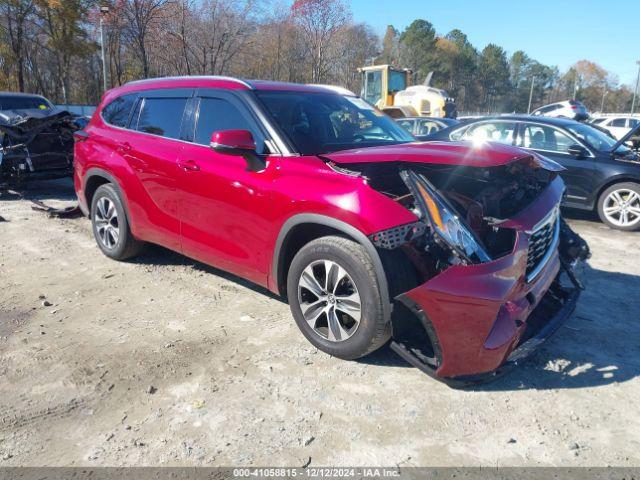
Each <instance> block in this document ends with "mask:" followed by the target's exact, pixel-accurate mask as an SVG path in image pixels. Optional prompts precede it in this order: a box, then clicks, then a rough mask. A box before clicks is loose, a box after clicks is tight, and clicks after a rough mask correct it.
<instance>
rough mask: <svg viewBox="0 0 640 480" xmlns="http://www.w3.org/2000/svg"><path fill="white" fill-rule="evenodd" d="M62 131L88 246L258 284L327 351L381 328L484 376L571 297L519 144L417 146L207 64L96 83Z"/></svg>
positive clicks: (584, 253) (561, 230) (554, 192)
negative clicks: (81, 113) (102, 91)
mask: <svg viewBox="0 0 640 480" xmlns="http://www.w3.org/2000/svg"><path fill="white" fill-rule="evenodd" d="M75 137H76V140H77V141H76V144H75V175H74V180H75V186H76V192H77V194H78V198H79V202H80V206H81V208H82V210H83V211H84V212H85V213H86V214H87V215H89V216H90V218H91V220H92V224H93V233H94V236H95V239H96V242H97V244H98V247H99V248H100V250H101V251H102V252H103V253H104V254H105V255H106V256H108V257H110V258H113V259H116V260H124V259H128V258H131V257H133V256H135V255H137V254H138V253H139V252H140V251H141V248H142V247H143V242H152V243H157V244H160V245H163V246H165V247H167V248H170V249H173V250H176V251H179V252H181V253H183V254H185V255H187V256H189V257H192V258H195V259H198V260H200V261H202V262H204V263H207V264H210V265H214V266H216V267H219V268H222V269H224V270H227V271H230V272H232V273H234V274H236V275H238V276H240V277H243V278H246V279H249V280H250V281H252V282H254V283H257V284H260V285H262V286H265V287H267V288H269V289H270V290H271V291H273V292H275V293H277V294H279V295H282V296H285V297H286V298H287V299H288V302H289V304H290V306H291V311H292V314H293V316H294V319H295V321H296V323H297V325H298V327H299V328H300V330H301V331H302V333H303V334H304V336H305V337H306V338H307V339H308V340H309V341H310V342H311V343H312V344H313V345H315V346H316V347H317V348H319V349H320V350H322V351H324V352H327V353H329V354H331V355H334V356H336V357H339V358H343V359H355V358H359V357H362V356H364V355H367V354H368V353H371V352H373V351H374V350H376V349H378V348H379V347H381V346H382V345H384V344H385V343H386V342H387V341H388V340H389V339H391V341H392V342H391V346H392V348H393V349H394V350H395V351H396V352H397V353H399V354H400V355H401V356H402V357H403V358H405V359H406V360H407V361H408V362H410V363H411V364H412V365H414V366H416V367H418V368H420V369H421V370H422V371H424V372H425V373H427V374H429V375H431V376H433V377H435V378H438V379H440V380H445V381H447V382H449V383H450V384H452V385H461V384H469V383H475V382H479V381H484V380H487V379H491V378H495V376H496V375H497V374H498V373H500V372H504V371H506V367H507V366H513V365H516V364H518V363H519V362H520V361H521V360H523V359H524V358H526V357H527V356H529V355H530V354H531V352H533V351H535V349H536V348H537V347H538V346H539V345H540V344H541V343H542V342H543V341H544V340H545V339H546V338H548V337H549V336H550V335H551V333H553V332H554V331H555V330H556V329H557V328H558V327H559V326H560V325H561V324H562V322H563V321H565V320H566V319H567V318H568V317H569V315H570V314H571V313H572V311H573V309H574V308H575V306H576V302H577V301H578V297H579V294H580V289H581V284H580V282H579V279H578V278H576V276H575V274H574V269H573V268H574V265H575V264H576V263H578V262H580V261H582V260H585V259H586V258H588V256H589V248H588V246H587V245H586V243H585V242H584V241H583V240H582V239H581V238H580V237H579V236H578V235H576V234H575V233H574V232H572V231H571V229H570V228H569V227H568V226H567V224H566V223H564V221H563V220H562V218H561V214H560V208H559V207H560V202H561V199H562V196H563V193H564V191H565V185H564V182H563V181H562V179H561V177H560V176H559V174H558V172H559V171H561V170H562V167H561V166H560V165H558V164H557V163H555V162H552V161H549V160H547V159H546V158H544V157H542V156H541V155H538V154H537V153H535V152H527V151H524V150H521V149H518V148H514V147H508V146H502V145H497V144H490V143H487V144H483V145H478V146H474V145H473V144H471V143H469V142H460V143H416V142H415V139H414V137H412V136H411V135H410V134H409V133H408V132H406V131H405V130H404V129H402V128H401V127H400V126H399V125H397V124H396V123H394V122H393V121H392V120H391V119H390V118H389V117H387V116H385V115H384V114H382V113H381V112H380V111H378V110H376V109H375V108H373V107H371V106H370V105H369V104H367V103H366V102H364V101H363V100H362V99H360V98H358V97H356V96H353V95H347V94H339V93H337V92H336V91H334V90H332V89H328V88H324V87H320V86H307V85H296V84H286V83H274V82H263V81H243V80H237V79H232V78H221V77H194V78H190V77H185V78H173V79H154V80H146V81H140V82H133V83H130V84H127V85H124V86H123V87H120V88H118V89H115V90H111V91H109V92H108V93H107V94H106V95H105V97H104V99H103V101H102V103H101V105H100V106H99V107H98V110H97V112H96V114H94V116H93V117H92V119H91V122H90V123H89V124H88V125H87V127H86V128H85V129H83V130H82V131H80V132H76V134H75Z"/></svg>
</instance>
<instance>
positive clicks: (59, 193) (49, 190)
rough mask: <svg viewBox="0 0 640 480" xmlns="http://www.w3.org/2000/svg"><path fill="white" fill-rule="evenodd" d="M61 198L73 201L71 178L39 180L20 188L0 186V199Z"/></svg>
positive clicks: (73, 192)
mask: <svg viewBox="0 0 640 480" xmlns="http://www.w3.org/2000/svg"><path fill="white" fill-rule="evenodd" d="M23 199H26V200H40V201H43V200H61V201H65V202H67V201H75V200H77V197H76V193H75V191H74V188H73V179H71V178H61V179H58V180H46V181H45V180H40V181H33V182H29V183H27V185H26V186H24V187H22V188H17V187H16V188H13V187H9V188H3V187H0V200H3V201H12V200H23Z"/></svg>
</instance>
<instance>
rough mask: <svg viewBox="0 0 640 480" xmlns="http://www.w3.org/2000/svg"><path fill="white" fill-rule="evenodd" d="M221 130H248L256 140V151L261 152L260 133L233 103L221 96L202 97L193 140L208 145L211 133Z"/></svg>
mask: <svg viewBox="0 0 640 480" xmlns="http://www.w3.org/2000/svg"><path fill="white" fill-rule="evenodd" d="M221 130H249V131H250V132H251V133H252V134H253V137H254V140H255V141H256V146H257V148H258V153H262V150H263V145H264V142H261V141H260V140H261V138H260V137H261V135H259V134H258V132H256V130H255V128H253V127H252V125H251V123H250V122H249V121H248V120H247V119H246V118H245V117H244V115H242V113H241V112H240V111H239V110H238V109H237V108H236V107H235V106H234V105H233V104H231V103H230V102H228V101H227V100H223V99H221V98H202V99H201V100H200V109H199V111H198V123H197V125H196V136H195V142H196V143H199V144H201V145H209V144H210V143H211V135H212V134H213V133H214V132H219V131H221ZM261 144H262V145H261Z"/></svg>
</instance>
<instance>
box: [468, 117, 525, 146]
mask: <svg viewBox="0 0 640 480" xmlns="http://www.w3.org/2000/svg"><path fill="white" fill-rule="evenodd" d="M515 131H516V124H515V123H511V122H495V123H479V124H477V125H472V126H471V127H469V128H468V129H467V130H466V131H465V132H464V135H463V136H462V140H472V141H476V142H478V141H480V142H497V143H504V144H505V145H513V139H514V138H515Z"/></svg>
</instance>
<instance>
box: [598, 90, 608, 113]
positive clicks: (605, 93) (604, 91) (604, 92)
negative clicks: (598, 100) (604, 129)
mask: <svg viewBox="0 0 640 480" xmlns="http://www.w3.org/2000/svg"><path fill="white" fill-rule="evenodd" d="M608 93H609V90H607V84H606V83H605V85H604V89H603V90H602V105H601V106H600V113H604V97H606V96H607V94H608Z"/></svg>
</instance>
